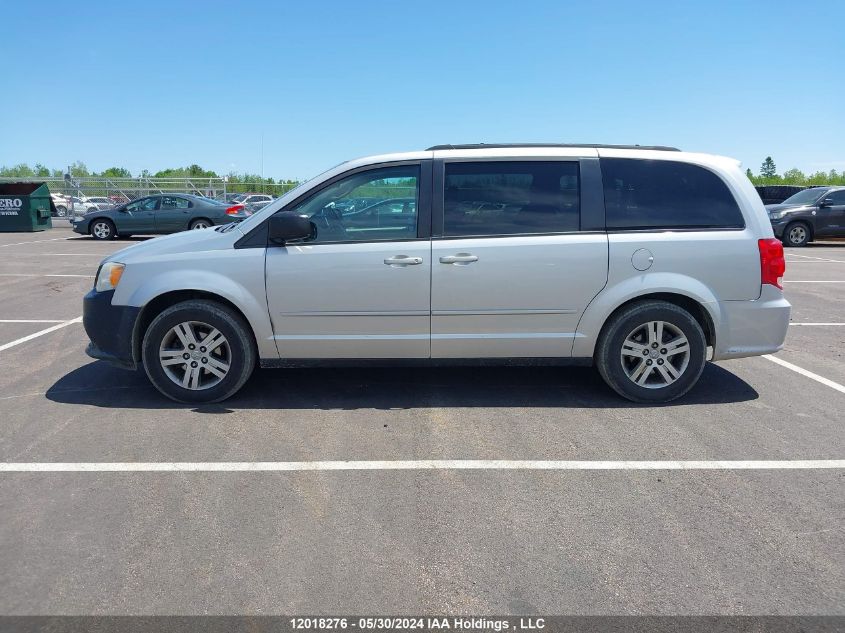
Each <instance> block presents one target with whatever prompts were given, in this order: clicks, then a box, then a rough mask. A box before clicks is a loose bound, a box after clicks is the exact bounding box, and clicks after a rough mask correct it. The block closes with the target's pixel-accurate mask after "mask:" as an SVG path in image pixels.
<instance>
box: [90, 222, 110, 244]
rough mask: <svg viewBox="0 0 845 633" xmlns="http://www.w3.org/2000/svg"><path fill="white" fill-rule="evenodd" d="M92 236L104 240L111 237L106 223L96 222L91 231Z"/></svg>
mask: <svg viewBox="0 0 845 633" xmlns="http://www.w3.org/2000/svg"><path fill="white" fill-rule="evenodd" d="M92 231H93V233H94V236H95V237H98V238H99V239H101V240H105V239H107V238H109V237H110V236H111V227H110V226H109V225H108V223H107V222H97V223H96V224H94V228H93V229H92Z"/></svg>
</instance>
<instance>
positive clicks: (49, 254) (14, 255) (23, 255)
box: [9, 253, 110, 257]
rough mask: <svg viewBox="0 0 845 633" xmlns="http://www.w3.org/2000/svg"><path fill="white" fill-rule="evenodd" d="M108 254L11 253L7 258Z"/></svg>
mask: <svg viewBox="0 0 845 633" xmlns="http://www.w3.org/2000/svg"><path fill="white" fill-rule="evenodd" d="M109 254H110V253H105V254H104V253H12V254H10V255H9V257H105V255H109Z"/></svg>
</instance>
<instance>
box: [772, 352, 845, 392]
mask: <svg viewBox="0 0 845 633" xmlns="http://www.w3.org/2000/svg"><path fill="white" fill-rule="evenodd" d="M763 358H765V359H766V360H770V361H772V362H773V363H777V364H778V365H780V366H781V367H786V368H787V369H791V370H792V371H794V372H795V373H797V374H801V375H802V376H806V377H807V378H810V379H811V380H815V381H816V382H818V383H821V384H823V385H825V386H827V387H830V388H831V389H835V390H836V391H838V392H840V393H845V385H840V384H839V383H838V382H834V381H833V380H830V379H829V378H825V377H824V376H819V375H818V374H816V373H814V372H812V371H809V370H807V369H804V368H803V367H799V366H798V365H793V364H792V363H790V362H788V361H785V360H783V359H782V358H778V357H777V356H772V355H771V354H766V355H764V356H763Z"/></svg>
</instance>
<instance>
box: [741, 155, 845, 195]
mask: <svg viewBox="0 0 845 633" xmlns="http://www.w3.org/2000/svg"><path fill="white" fill-rule="evenodd" d="M745 174H746V175H747V176H748V178H749V179H750V180H751V182H752V183H754V184H755V185H801V186H805V187H806V186H808V185H845V171H841V172H838V171H836V170H835V169H831V170H830V171H817V172H814V173H812V174H805V173H804V172H803V171H801V170H800V169H797V168H795V167H793V168H792V169H787V170H786V171H785V172H783V174H778V173H777V165H776V164H775V161H774V160H772V157H771V156H766V160H764V161H763V164H762V165H760V173H758V174H754V173H753V172H752V171H751V169H748V170H746V172H745Z"/></svg>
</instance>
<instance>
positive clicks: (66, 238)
mask: <svg viewBox="0 0 845 633" xmlns="http://www.w3.org/2000/svg"><path fill="white" fill-rule="evenodd" d="M69 239H71V238H69V237H54V238H52V239H49V240H30V241H28V242H13V243H11V244H0V248H6V247H7V246H21V245H22V244H38V243H39V242H58V241H61V240H69Z"/></svg>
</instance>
